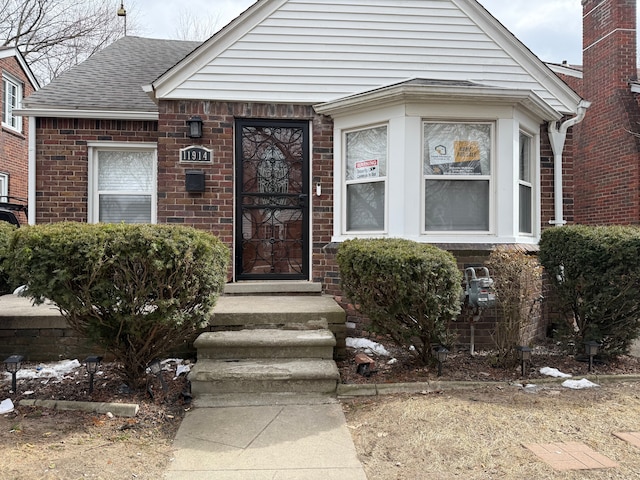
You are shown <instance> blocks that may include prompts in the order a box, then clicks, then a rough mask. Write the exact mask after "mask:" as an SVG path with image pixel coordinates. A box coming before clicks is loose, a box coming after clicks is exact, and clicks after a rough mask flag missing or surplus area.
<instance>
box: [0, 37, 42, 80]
mask: <svg viewBox="0 0 640 480" xmlns="http://www.w3.org/2000/svg"><path fill="white" fill-rule="evenodd" d="M9 57H16V60H17V61H18V64H19V65H20V68H22V71H23V72H24V74H25V76H26V77H27V79H28V80H29V83H31V86H32V87H33V88H34V90H38V89H39V88H40V82H38V79H37V78H36V76H35V75H34V74H33V72H32V71H31V68H30V67H29V65H28V64H27V61H26V60H25V59H24V57H23V56H22V53H21V52H20V50H18V49H17V48H16V47H0V58H9Z"/></svg>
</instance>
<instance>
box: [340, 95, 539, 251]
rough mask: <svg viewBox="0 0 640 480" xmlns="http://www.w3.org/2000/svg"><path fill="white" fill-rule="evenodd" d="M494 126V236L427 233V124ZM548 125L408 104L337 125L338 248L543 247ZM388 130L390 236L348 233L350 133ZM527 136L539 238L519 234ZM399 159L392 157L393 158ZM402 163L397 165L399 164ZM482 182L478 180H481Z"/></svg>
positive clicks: (526, 116) (505, 111)
mask: <svg viewBox="0 0 640 480" xmlns="http://www.w3.org/2000/svg"><path fill="white" fill-rule="evenodd" d="M452 119H454V120H455V121H456V122H457V123H459V122H463V123H493V124H494V128H495V130H494V131H493V133H492V135H493V137H492V162H493V163H492V174H491V177H492V179H491V180H492V181H493V184H492V187H491V188H490V202H491V203H490V207H489V208H490V217H489V218H490V233H489V232H484V233H483V232H479V231H463V232H453V231H443V232H431V231H429V232H426V233H424V232H422V229H423V228H424V207H423V206H422V205H418V204H417V203H416V202H420V203H422V201H421V199H422V198H423V188H424V187H423V182H424V180H423V159H422V149H423V141H424V140H423V135H424V128H423V122H424V121H426V120H429V121H433V122H448V121H451V120H452ZM541 122H542V121H541V120H540V119H539V118H537V117H534V116H531V115H530V112H528V111H527V110H526V109H520V108H513V107H512V106H504V105H499V104H497V105H491V104H490V105H479V106H475V105H469V104H465V103H459V104H458V103H453V104H452V103H443V102H433V103H420V102H417V103H408V102H406V101H400V102H398V103H397V104H393V105H390V106H381V107H380V108H370V109H357V108H356V109H353V110H351V111H346V112H340V114H338V115H336V116H335V118H334V130H333V131H334V148H335V150H334V151H335V157H334V158H335V161H334V164H333V179H334V205H335V209H334V211H333V218H334V223H333V234H332V236H331V241H332V242H338V243H339V242H342V241H345V240H348V239H351V238H384V237H394V238H396V237H397V238H407V239H410V240H414V241H417V242H425V243H439V244H461V245H462V244H464V245H471V244H482V245H486V244H502V243H524V244H537V242H538V240H539V238H540V232H541V229H542V227H541V225H540V218H541V211H540V209H541V203H540V202H541V198H540V196H541V195H540V183H541V179H540V138H541V137H540V128H541ZM383 123H386V124H388V125H389V132H388V139H389V143H388V149H389V152H392V154H393V155H389V158H388V171H387V185H386V193H385V195H386V201H387V202H388V203H387V206H386V215H387V216H386V219H385V227H386V231H385V232H371V233H369V234H368V233H366V232H349V233H347V232H345V221H346V204H345V203H346V199H345V165H344V162H345V159H344V157H345V155H344V149H345V148H344V145H343V142H344V135H343V134H344V132H348V131H352V130H359V129H362V128H366V127H368V126H370V125H379V124H383ZM519 131H526V132H527V133H529V134H530V135H531V136H532V137H533V140H534V141H533V159H532V164H533V168H534V173H533V175H534V177H533V182H534V198H533V202H534V205H533V209H534V211H533V214H534V218H533V228H534V232H533V235H526V236H525V235H519V234H518V230H519V227H518V224H517V223H516V222H517V221H518V200H517V198H516V197H515V195H517V192H518V187H519V184H518V170H517V167H518V135H519ZM392 156H393V158H392ZM394 162H395V163H394ZM474 177H476V176H474Z"/></svg>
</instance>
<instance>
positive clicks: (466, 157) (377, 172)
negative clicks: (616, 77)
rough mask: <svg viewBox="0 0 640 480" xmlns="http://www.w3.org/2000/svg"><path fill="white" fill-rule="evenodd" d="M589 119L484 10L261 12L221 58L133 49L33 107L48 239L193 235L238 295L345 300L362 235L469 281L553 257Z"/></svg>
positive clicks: (110, 56) (35, 170)
mask: <svg viewBox="0 0 640 480" xmlns="http://www.w3.org/2000/svg"><path fill="white" fill-rule="evenodd" d="M586 107H587V104H586V103H585V102H583V101H582V99H581V98H580V96H579V95H578V94H576V93H575V91H574V90H572V89H571V88H570V87H569V86H568V85H567V83H565V82H563V81H562V80H561V79H560V78H559V77H558V76H557V75H556V74H554V73H553V72H552V71H551V70H550V68H549V67H548V66H547V65H545V64H544V63H543V62H541V61H540V60H539V59H538V58H537V57H536V56H535V55H534V54H533V53H531V52H530V51H529V50H528V49H527V48H526V47H525V46H524V45H522V43H521V42H520V41H519V40H518V39H517V38H515V37H514V36H513V35H512V34H511V33H510V32H509V31H508V30H507V29H505V28H504V26H503V25H502V24H500V23H499V22H498V21H497V20H495V19H494V18H493V17H492V16H491V15H490V14H489V13H488V12H487V11H486V10H485V9H484V8H483V7H482V6H481V5H479V4H478V3H477V2H476V1H475V0H455V1H454V0H438V1H435V2H434V1H433V0H424V1H423V0H415V1H413V2H400V3H399V2H394V1H389V0H374V1H369V2H367V4H366V5H364V4H363V2H360V1H349V0H345V1H343V2H341V3H340V6H339V7H336V4H335V2H327V1H325V0H312V1H310V0H304V1H302V0H260V1H258V2H257V3H256V4H254V5H253V6H252V7H250V8H249V9H248V10H247V11H245V12H244V13H243V14H242V15H240V16H239V17H238V18H236V19H235V20H233V21H232V22H231V23H230V24H229V25H227V26H226V27H224V28H223V29H222V30H221V31H220V32H218V33H217V34H215V35H214V36H213V37H212V38H210V39H209V40H207V41H206V42H204V43H202V44H199V43H193V42H181V41H170V40H154V39H145V38H137V37H125V38H123V39H121V40H119V41H117V42H116V43H114V44H113V45H111V46H109V47H107V48H106V49H104V50H103V51H101V52H99V53H97V54H95V55H94V56H93V57H91V58H90V59H88V60H87V61H86V62H84V63H83V64H81V65H78V66H77V67H75V68H74V69H72V70H70V71H69V72H67V73H65V74H64V75H62V76H61V77H60V78H58V79H56V80H54V81H53V82H52V83H51V84H50V85H47V86H46V87H44V88H43V89H41V90H40V91H39V92H37V93H35V94H33V95H32V96H30V97H29V98H28V99H27V100H26V101H25V103H24V108H23V110H22V112H24V113H25V114H27V113H28V114H29V115H30V116H32V117H33V122H32V124H31V128H32V130H31V133H32V134H33V135H35V149H34V150H33V152H32V153H31V156H30V162H31V163H30V165H31V168H30V176H31V177H30V178H31V180H32V182H33V183H34V185H35V188H34V189H33V190H31V191H30V192H29V194H30V196H29V205H30V210H29V221H30V223H44V222H57V221H65V220H73V221H81V222H119V221H125V222H158V223H174V224H182V225H191V226H195V227H197V228H202V229H206V230H208V231H211V232H212V233H214V234H216V235H217V236H219V237H220V238H221V239H222V240H223V241H224V242H225V243H227V244H228V245H229V247H231V249H232V251H233V271H232V272H231V273H230V277H229V281H230V282H241V281H246V280H255V281H267V280H274V281H281V280H288V281H303V282H315V283H319V284H321V286H322V290H323V292H324V293H327V294H332V295H336V294H339V278H338V272H337V266H336V262H335V253H336V249H337V246H338V245H339V244H340V242H341V241H344V240H345V239H348V238H353V237H356V236H357V237H404V238H409V239H412V240H416V241H421V242H429V243H433V244H437V245H440V246H443V247H445V248H447V249H449V250H451V251H452V252H454V254H456V255H457V257H458V259H459V261H460V263H461V265H464V264H468V263H478V262H481V261H482V259H483V258H484V257H486V256H487V255H488V253H489V252H490V251H491V249H492V248H493V247H494V246H495V245H497V244H510V245H517V246H518V248H521V249H525V250H535V249H536V248H537V247H536V246H537V243H538V239H539V236H540V233H541V231H542V229H543V228H545V226H548V225H549V224H557V225H560V224H564V223H565V222H566V221H572V220H573V217H574V211H573V205H572V200H573V198H574V185H573V180H572V178H571V176H570V173H572V170H571V169H572V165H573V160H574V158H573V150H572V148H571V133H570V132H571V130H570V127H571V126H573V125H574V124H575V123H578V122H579V121H581V120H582V118H583V116H584V113H585V110H586ZM548 125H551V127H548Z"/></svg>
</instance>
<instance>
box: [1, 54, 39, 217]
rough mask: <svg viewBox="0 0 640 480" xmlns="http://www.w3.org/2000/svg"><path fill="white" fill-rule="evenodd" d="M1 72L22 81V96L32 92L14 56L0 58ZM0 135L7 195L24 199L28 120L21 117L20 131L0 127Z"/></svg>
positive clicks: (2, 98) (2, 99)
mask: <svg viewBox="0 0 640 480" xmlns="http://www.w3.org/2000/svg"><path fill="white" fill-rule="evenodd" d="M2 72H7V73H9V74H10V75H11V76H12V77H14V78H16V79H18V80H21V81H22V82H23V88H22V94H23V97H26V96H28V95H30V94H31V93H33V91H34V89H33V86H32V85H31V83H30V82H29V79H28V78H27V76H26V75H25V73H24V71H23V70H22V67H21V66H20V64H19V63H18V60H17V59H16V57H7V58H0V77H1V75H2ZM3 101H4V95H3V94H2V95H0V105H1V104H2V102H3ZM0 135H1V136H2V139H1V140H0V173H4V174H8V175H9V195H10V196H12V197H18V198H22V199H25V200H26V199H27V196H28V192H27V186H28V166H29V162H28V154H29V120H28V119H27V118H26V117H23V118H22V132H17V131H15V130H13V129H10V128H5V127H1V130H0ZM20 215H21V218H20V221H21V222H22V223H26V221H27V219H26V217H25V216H24V214H22V213H21V214H20Z"/></svg>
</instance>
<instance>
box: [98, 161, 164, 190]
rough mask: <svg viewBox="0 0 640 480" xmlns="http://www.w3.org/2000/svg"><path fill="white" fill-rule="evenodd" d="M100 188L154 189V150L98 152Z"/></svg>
mask: <svg viewBox="0 0 640 480" xmlns="http://www.w3.org/2000/svg"><path fill="white" fill-rule="evenodd" d="M98 190H116V191H118V190H119V191H140V192H149V191H151V190H153V152H111V151H99V152H98Z"/></svg>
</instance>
